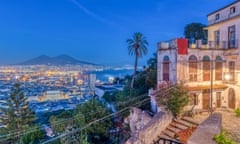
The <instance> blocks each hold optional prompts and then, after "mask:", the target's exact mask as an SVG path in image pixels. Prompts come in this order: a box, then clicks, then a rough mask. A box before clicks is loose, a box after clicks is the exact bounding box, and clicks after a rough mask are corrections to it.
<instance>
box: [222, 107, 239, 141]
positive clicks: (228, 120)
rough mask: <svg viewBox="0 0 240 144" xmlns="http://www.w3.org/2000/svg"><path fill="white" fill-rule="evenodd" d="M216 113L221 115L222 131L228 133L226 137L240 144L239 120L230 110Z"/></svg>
mask: <svg viewBox="0 0 240 144" xmlns="http://www.w3.org/2000/svg"><path fill="white" fill-rule="evenodd" d="M218 112H221V113H222V116H223V117H222V125H223V129H225V130H226V131H227V132H228V134H227V135H228V137H229V138H230V139H231V140H233V141H235V142H237V143H238V144H240V118H239V117H236V114H235V113H234V111H233V110H230V109H221V110H218Z"/></svg>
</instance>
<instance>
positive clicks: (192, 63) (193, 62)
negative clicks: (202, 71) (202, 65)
mask: <svg viewBox="0 0 240 144" xmlns="http://www.w3.org/2000/svg"><path fill="white" fill-rule="evenodd" d="M188 60H189V81H197V69H198V66H197V57H196V56H194V55H191V56H190V57H189V59H188Z"/></svg>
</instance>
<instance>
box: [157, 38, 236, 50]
mask: <svg viewBox="0 0 240 144" xmlns="http://www.w3.org/2000/svg"><path fill="white" fill-rule="evenodd" d="M157 45H158V50H169V49H176V48H177V47H178V46H177V42H176V40H170V41H165V42H159V43H158V44H157ZM188 48H189V49H200V50H229V49H236V48H238V41H237V40H231V41H207V42H206V41H202V40H196V41H195V42H189V43H188Z"/></svg>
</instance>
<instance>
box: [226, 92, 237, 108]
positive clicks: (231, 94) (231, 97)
mask: <svg viewBox="0 0 240 144" xmlns="http://www.w3.org/2000/svg"><path fill="white" fill-rule="evenodd" d="M228 107H229V108H231V109H235V91H234V89H233V88H230V89H229V90H228Z"/></svg>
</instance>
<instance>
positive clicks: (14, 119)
mask: <svg viewBox="0 0 240 144" xmlns="http://www.w3.org/2000/svg"><path fill="white" fill-rule="evenodd" d="M0 110H1V111H2V113H3V116H2V117H0V123H1V124H3V125H5V127H4V128H3V129H2V130H1V133H2V134H3V135H4V134H8V141H9V142H10V143H16V142H18V144H20V141H21V137H22V136H24V135H25V134H24V132H25V131H27V129H28V128H30V126H33V121H35V120H36V115H35V114H34V112H33V111H31V110H30V108H29V107H28V102H27V98H26V97H25V96H24V93H23V91H22V89H21V87H20V84H14V86H13V88H12V91H11V93H10V97H9V99H8V100H7V101H6V107H5V108H1V109H0ZM25 136H26V135H25Z"/></svg>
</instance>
